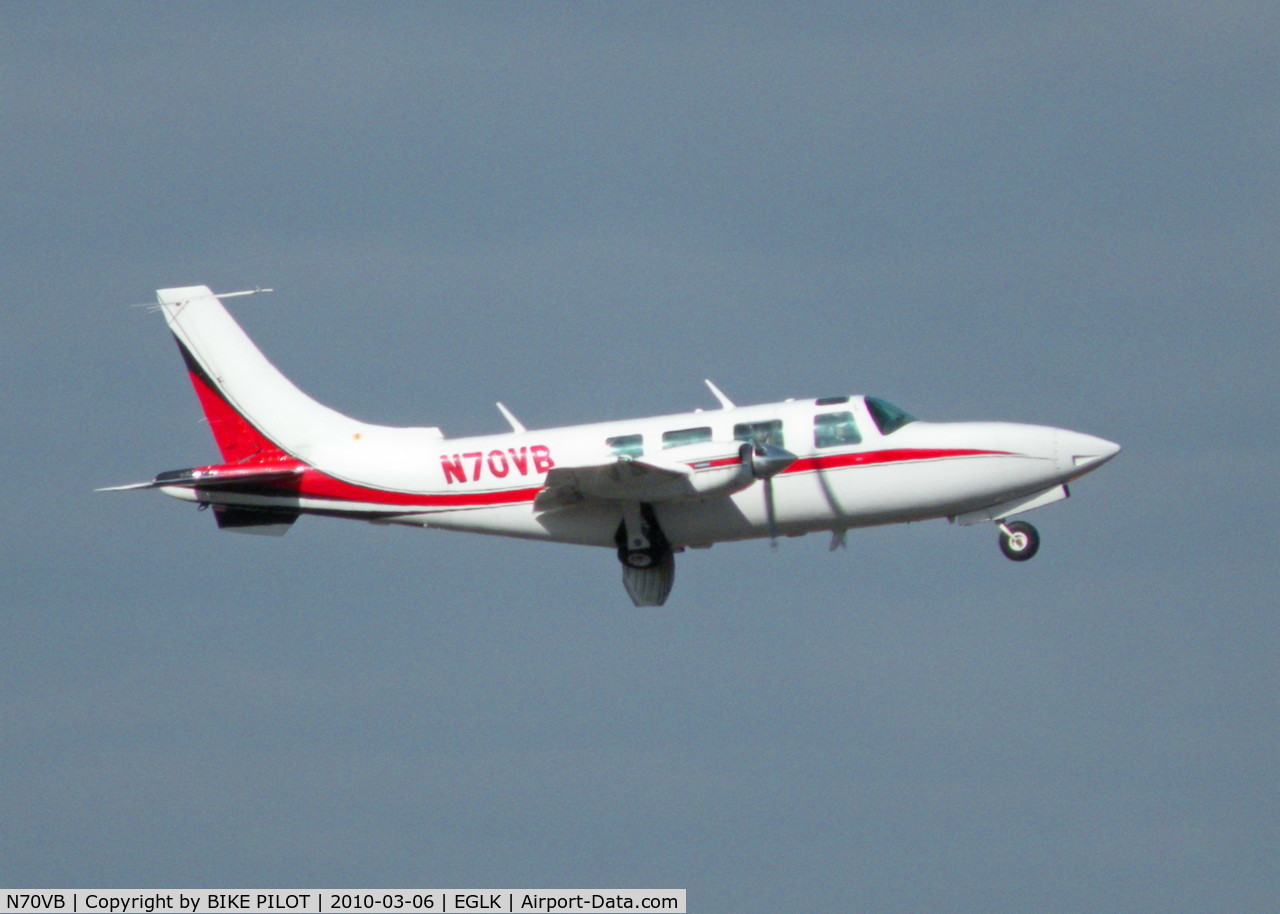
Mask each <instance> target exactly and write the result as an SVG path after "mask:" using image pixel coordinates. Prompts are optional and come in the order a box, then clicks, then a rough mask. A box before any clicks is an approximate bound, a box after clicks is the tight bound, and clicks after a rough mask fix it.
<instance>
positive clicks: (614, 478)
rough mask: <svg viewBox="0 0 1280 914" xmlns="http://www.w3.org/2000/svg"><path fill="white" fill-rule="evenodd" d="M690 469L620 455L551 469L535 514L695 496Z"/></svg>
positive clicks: (662, 461)
mask: <svg viewBox="0 0 1280 914" xmlns="http://www.w3.org/2000/svg"><path fill="white" fill-rule="evenodd" d="M692 476H693V469H692V468H691V467H689V466H686V465H684V464H679V463H672V462H669V461H665V460H655V459H653V458H643V457H625V456H620V457H617V458H616V459H614V460H610V461H607V462H604V463H597V464H589V465H586V466H577V467H553V468H552V469H551V470H549V471H548V472H547V481H546V483H545V485H546V488H544V489H543V490H542V491H541V492H539V493H538V497H537V498H536V499H534V502H533V509H534V510H535V511H550V510H552V509H554V508H563V507H566V506H568V505H573V504H577V503H578V502H581V501H666V500H668V499H672V498H682V497H687V496H690V495H695V494H697V492H696V490H695V489H694V486H693V483H692V481H691V479H692Z"/></svg>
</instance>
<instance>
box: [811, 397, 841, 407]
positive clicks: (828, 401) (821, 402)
mask: <svg viewBox="0 0 1280 914" xmlns="http://www.w3.org/2000/svg"><path fill="white" fill-rule="evenodd" d="M848 402H849V398H848V397H819V398H818V399H816V400H814V401H813V405H814V406H835V405H836V404H837V403H848Z"/></svg>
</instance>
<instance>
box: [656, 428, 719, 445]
mask: <svg viewBox="0 0 1280 914" xmlns="http://www.w3.org/2000/svg"><path fill="white" fill-rule="evenodd" d="M710 440H711V426H709V425H704V426H701V427H700V428H681V429H677V430H676V431H674V432H663V433H662V446H663V447H664V448H669V447H680V446H681V445H685V444H697V443H698V442H700V441H710Z"/></svg>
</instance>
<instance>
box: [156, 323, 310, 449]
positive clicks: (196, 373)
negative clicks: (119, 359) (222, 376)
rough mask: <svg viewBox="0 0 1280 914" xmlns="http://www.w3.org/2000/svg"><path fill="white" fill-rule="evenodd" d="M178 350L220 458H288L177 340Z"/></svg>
mask: <svg viewBox="0 0 1280 914" xmlns="http://www.w3.org/2000/svg"><path fill="white" fill-rule="evenodd" d="M178 349H179V350H180V351H181V352H182V358H183V360H184V361H185V362H186V363H187V372H188V373H189V374H190V376H191V386H192V387H194V388H195V390H196V396H197V397H198V398H199V400H200V406H201V408H202V409H203V410H204V415H205V418H206V419H208V420H209V429H210V430H211V431H212V432H213V440H214V441H216V442H217V443H218V450H220V451H221V452H222V459H223V461H224V462H225V463H229V464H239V465H243V464H260V463H276V462H278V461H282V460H292V459H293V458H291V457H290V456H289V455H288V454H286V453H285V452H284V451H283V450H281V448H280V446H279V445H277V444H276V443H275V442H274V441H272V440H271V439H270V438H268V437H267V436H266V435H264V434H263V433H262V432H261V431H260V430H259V429H258V428H257V426H255V425H254V424H253V423H252V422H250V421H249V420H248V419H246V418H245V417H244V416H242V415H240V413H239V412H238V411H237V410H236V408H235V407H233V406H232V405H231V404H230V403H228V402H227V400H226V398H225V397H223V395H222V392H221V391H220V390H218V385H217V383H216V382H215V381H214V380H213V379H212V378H210V377H209V374H208V373H207V372H206V371H205V370H204V368H203V367H202V366H201V365H200V363H199V362H197V361H196V360H195V357H194V356H192V355H191V353H190V352H189V351H188V350H187V347H186V346H184V345H182V341H181V340H179V341H178Z"/></svg>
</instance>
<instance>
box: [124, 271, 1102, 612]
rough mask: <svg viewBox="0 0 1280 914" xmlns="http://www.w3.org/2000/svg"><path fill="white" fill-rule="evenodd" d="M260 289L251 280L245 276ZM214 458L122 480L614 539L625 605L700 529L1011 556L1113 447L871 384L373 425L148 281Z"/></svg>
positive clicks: (668, 570)
mask: <svg viewBox="0 0 1280 914" xmlns="http://www.w3.org/2000/svg"><path fill="white" fill-rule="evenodd" d="M255 291H266V290H255ZM156 294H157V297H158V299H159V302H160V305H159V309H160V310H162V311H163V312H164V316H165V318H166V320H167V321H168V323H169V329H170V330H172V331H173V334H174V336H175V337H177V340H178V347H179V349H180V350H181V351H182V356H183V358H184V359H185V360H186V363H187V370H188V371H189V372H190V374H191V381H192V384H194V385H195V389H196V394H197V396H198V397H199V398H200V404H201V406H202V407H203V408H204V413H205V416H206V417H207V418H208V420H209V426H210V428H211V429H212V430H213V437H214V439H215V440H216V441H217V444H218V448H219V449H220V450H221V451H222V462H221V463H216V464H211V465H208V466H200V467H194V468H192V469H185V470H173V471H171V472H167V473H161V474H160V475H158V476H156V477H155V479H153V480H151V481H150V482H145V483H138V484H136V485H131V486H118V487H114V489H112V490H113V491H114V490H123V489H150V488H155V489H160V491H162V492H164V493H165V494H166V495H171V496H173V497H174V498H180V499H183V500H184V501H190V502H195V503H196V504H198V505H199V506H200V507H201V508H206V507H212V508H213V514H214V518H215V519H216V520H217V522H218V526H219V527H221V528H223V529H224V530H232V531H236V532H240V533H268V534H276V535H279V534H282V533H284V532H285V531H286V530H287V529H288V528H289V526H290V525H291V524H292V523H293V522H294V521H295V520H297V519H298V516H299V515H301V514H320V515H327V516H330V517H345V518H351V519H354V520H364V521H370V522H373V523H381V524H406V525H409V526H416V527H438V528H440V529H444V530H465V531H470V532H473V533H490V534H496V535H499V536H516V537H525V538H528V539H542V540H552V541H555V542H562V543H579V544H582V545H588V546H605V547H608V548H612V549H616V550H617V554H618V559H619V561H621V563H622V581H623V584H624V585H625V586H626V589H627V593H628V594H629V595H630V596H631V599H632V601H633V602H634V603H635V605H637V606H661V605H662V604H663V603H664V602H665V601H666V599H667V596H668V595H669V594H670V592H671V585H672V582H673V581H674V579H675V559H674V556H675V553H677V552H682V551H683V550H685V549H686V548H693V549H698V548H707V547H710V546H711V545H712V544H713V543H718V542H724V541H729V540H745V539H753V538H759V537H766V536H767V537H769V538H770V539H776V537H777V535H778V534H783V535H786V536H799V535H801V534H805V533H809V532H812V531H818V530H825V531H830V532H831V534H832V539H831V548H832V549H835V548H837V547H838V546H843V545H844V537H845V531H846V530H848V529H849V528H851V527H866V526H872V525H875V524H894V523H904V522H908V521H919V520H928V519H930V518H941V517H945V518H947V519H948V520H950V521H953V522H956V523H959V524H966V525H967V524H975V523H979V522H989V523H990V522H993V523H995V524H996V526H998V527H999V529H1000V548H1001V550H1003V552H1004V554H1005V555H1006V556H1008V557H1009V558H1011V559H1013V560H1014V561H1025V560H1026V559H1029V558H1031V557H1032V556H1033V555H1035V553H1036V550H1037V549H1038V548H1039V545H1040V537H1039V534H1038V533H1037V532H1036V529H1035V528H1034V527H1032V526H1031V525H1030V524H1028V523H1025V522H1023V521H1009V520H1008V518H1009V517H1011V516H1012V515H1014V514H1020V513H1022V512H1024V511H1029V510H1031V509H1032V508H1039V507H1042V506H1044V505H1047V504H1051V503H1052V502H1055V501H1058V500H1059V499H1063V498H1066V497H1067V496H1068V495H1069V494H1070V493H1069V492H1068V489H1067V484H1068V483H1070V482H1071V481H1072V480H1074V479H1076V478H1077V477H1080V476H1083V475H1084V474H1085V473H1088V472H1090V471H1092V470H1095V469H1097V468H1098V467H1099V466H1101V465H1102V464H1104V463H1106V462H1107V461H1108V460H1110V459H1111V458H1112V457H1114V456H1115V455H1116V454H1117V453H1119V451H1120V446H1119V445H1118V444H1114V443H1112V442H1110V441H1106V440H1104V439H1102V438H1095V437H1093V436H1091V435H1084V434H1081V433H1079V432H1071V431H1066V430H1064V429H1058V428H1047V427H1043V426H1036V425H1015V424H1011V423H1006V422H946V423H933V422H922V421H918V420H916V419H915V418H914V417H912V416H911V415H909V414H908V413H906V412H903V411H902V410H901V409H898V408H897V407H896V406H893V405H892V404H890V403H887V402H885V401H884V400H880V399H877V398H875V397H862V396H839V397H821V398H819V399H816V400H786V401H783V402H781V403H766V404H762V405H759V406H735V405H734V404H733V403H731V402H730V401H729V399H728V398H727V397H725V395H724V394H722V393H721V392H720V391H719V390H718V389H717V388H716V387H715V385H714V384H712V383H711V382H710V381H708V382H707V386H708V387H710V389H711V392H712V393H713V394H714V395H715V397H716V399H717V400H718V401H719V403H720V408H719V409H714V410H710V411H707V412H704V411H702V410H694V411H693V412H691V413H678V414H675V415H670V416H654V417H652V418H647V419H632V420H628V421H620V422H602V423H598V424H594V425H575V426H569V427H566V428H550V429H541V430H534V431H530V430H529V429H526V428H525V427H524V426H523V425H521V424H520V422H519V421H518V420H517V419H516V418H515V416H513V415H512V414H511V412H510V411H508V410H507V408H506V407H505V406H503V405H502V404H500V403H499V404H498V408H499V409H500V410H501V411H502V414H503V416H505V417H506V420H507V422H508V423H510V425H511V429H512V430H511V431H510V432H508V433H505V434H500V435H483V436H479V437H473V438H455V439H448V438H445V436H444V434H443V433H442V432H441V431H440V430H439V429H438V428H389V427H387V426H381V425H368V424H366V423H364V422H359V421H357V420H355V419H351V418H348V417H347V416H344V415H341V414H340V413H337V412H335V411H333V410H332V409H329V408H328V407H326V406H322V405H321V404H319V403H317V402H316V401H315V400H312V399H311V398H310V397H308V396H307V395H306V394H304V393H302V392H301V391H300V390H298V388H297V387H295V386H294V385H293V384H292V383H291V382H290V381H289V380H288V379H287V378H285V377H284V375H282V374H281V373H280V372H279V371H278V370H277V369H276V368H275V366H273V365H272V364H271V363H270V362H268V361H267V359H266V358H265V357H264V356H263V355H262V353H261V352H260V351H259V350H258V348H257V347H256V346H254V344H253V343H252V342H251V341H250V339H249V337H248V336H246V335H245V333H244V331H243V330H242V329H241V328H240V325H239V324H237V323H236V322H235V321H234V320H233V319H232V317H231V315H230V314H228V313H227V310H226V309H225V308H224V307H223V305H222V302H221V301H220V300H219V298H229V297H232V296H234V295H246V294H252V293H246V292H236V293H228V294H224V295H215V294H214V293H213V292H212V291H210V289H209V288H208V287H207V286H191V287H187V288H180V289H160V290H159V291H158V292H157V293H156Z"/></svg>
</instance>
